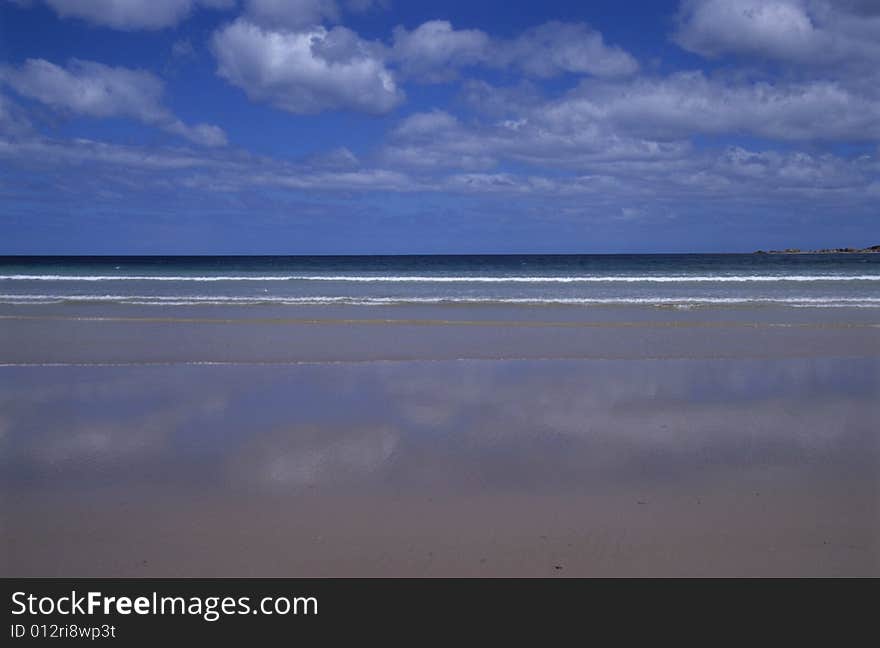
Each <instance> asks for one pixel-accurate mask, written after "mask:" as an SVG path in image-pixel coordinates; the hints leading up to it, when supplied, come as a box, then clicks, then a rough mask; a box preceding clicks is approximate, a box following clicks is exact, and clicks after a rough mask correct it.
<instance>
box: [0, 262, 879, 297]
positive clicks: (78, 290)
mask: <svg viewBox="0 0 880 648" xmlns="http://www.w3.org/2000/svg"><path fill="white" fill-rule="evenodd" d="M0 303H5V304H58V303H72V304H79V303H83V304H87V303H103V304H114V303H119V304H138V305H163V306H184V305H185V306H194V305H200V304H204V305H242V306H245V305H252V306H253V305H260V304H273V305H291V306H295V305H303V304H307V305H318V304H355V305H383V306H387V305H394V304H437V305H443V304H449V305H456V304H484V303H485V304H524V305H525V304H528V305H535V306H540V305H553V304H571V305H580V306H584V307H601V306H603V305H616V306H625V305H628V304H632V305H643V306H644V305H657V306H666V307H680V308H693V307H700V306H714V307H721V308H724V307H737V306H743V305H752V306H754V305H761V304H773V305H782V306H790V307H794V308H805V307H806V308H835V307H837V308H839V307H857V308H878V307H880V254H798V255H787V254H638V255H628V254H627V255H466V256H445V255H439V256H434V255H432V256H255V257H246V256H186V257H184V256H138V257H134V256H120V257H0Z"/></svg>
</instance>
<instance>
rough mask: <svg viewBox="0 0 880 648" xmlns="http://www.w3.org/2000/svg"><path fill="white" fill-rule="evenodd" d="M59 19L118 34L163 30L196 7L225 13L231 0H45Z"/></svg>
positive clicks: (183, 17)
mask: <svg viewBox="0 0 880 648" xmlns="http://www.w3.org/2000/svg"><path fill="white" fill-rule="evenodd" d="M45 2H46V4H48V5H49V6H50V7H52V9H54V10H55V12H56V13H57V14H58V15H59V16H60V17H62V18H81V19H83V20H86V21H88V22H90V23H93V24H96V25H103V26H105V27H113V28H115V29H122V30H135V29H163V28H166V27H173V26H174V25H177V24H178V23H180V22H181V21H182V20H184V19H185V18H187V17H188V16H189V15H190V14H191V13H192V11H193V10H194V9H195V7H196V6H199V5H201V6H204V7H211V8H216V9H228V8H230V7H232V6H234V5H235V0H45Z"/></svg>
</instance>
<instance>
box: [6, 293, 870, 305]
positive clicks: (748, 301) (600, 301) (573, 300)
mask: <svg viewBox="0 0 880 648" xmlns="http://www.w3.org/2000/svg"><path fill="white" fill-rule="evenodd" d="M94 302H101V303H115V304H128V305H143V306H200V305H201V306H212V305H213V306H230V305H232V306H234V305H241V306H257V305H282V306H284V305H288V306H297V305H301V306H309V305H312V306H320V305H327V304H340V305H355V306H394V305H407V304H428V305H430V304H436V305H443V304H449V305H455V304H463V305H468V304H470V305H479V304H486V305H492V304H499V305H503V304H510V305H534V306H543V305H581V306H601V305H621V306H625V305H653V306H667V305H668V306H679V307H691V306H701V305H705V306H712V305H718V306H725V305H728V306H737V305H760V304H768V305H772V304H781V305H787V306H798V307H842V306H850V307H862V308H865V307H870V308H880V297H607V298H589V297H583V298H582V297H546V298H544V297H541V298H537V297H536V298H531V297H451V296H445V297H363V296H334V297H323V296H321V297H280V296H278V297H274V296H254V297H244V296H242V297H231V296H214V295H198V296H156V295H0V303H3V304H19V305H23V304H63V303H65V304H76V303H94Z"/></svg>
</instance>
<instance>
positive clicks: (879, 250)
mask: <svg viewBox="0 0 880 648" xmlns="http://www.w3.org/2000/svg"><path fill="white" fill-rule="evenodd" d="M752 254H880V245H872V246H871V247H866V248H851V247H846V248H823V249H821V250H801V249H800V248H786V249H784V250H770V251H769V252H767V251H765V250H757V251H755V252H752Z"/></svg>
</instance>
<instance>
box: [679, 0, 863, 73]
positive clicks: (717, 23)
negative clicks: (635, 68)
mask: <svg viewBox="0 0 880 648" xmlns="http://www.w3.org/2000/svg"><path fill="white" fill-rule="evenodd" d="M674 38H675V40H676V42H677V43H678V44H679V45H681V46H682V47H684V48H685V49H687V50H690V51H692V52H695V53H697V54H701V55H703V56H708V57H718V56H722V55H726V54H734V55H742V56H750V57H754V58H766V59H773V60H779V61H785V62H790V63H800V64H815V65H833V64H840V63H841V62H850V63H862V64H864V63H868V62H873V63H876V62H878V61H880V5H878V4H877V3H876V2H873V1H871V2H867V1H865V0H837V1H835V2H831V1H830V0H685V1H684V2H683V3H682V6H681V9H680V12H679V16H678V28H677V30H676V32H675V35H674Z"/></svg>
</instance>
